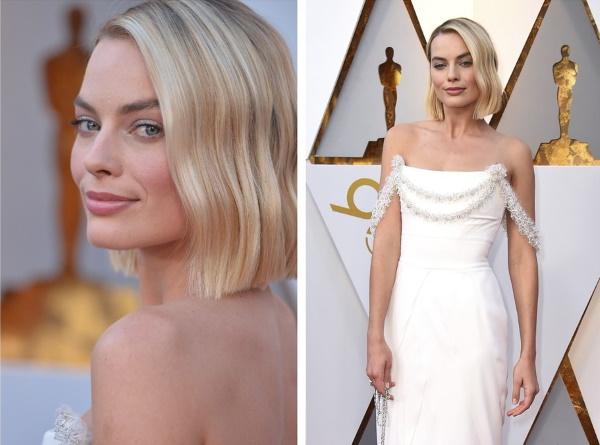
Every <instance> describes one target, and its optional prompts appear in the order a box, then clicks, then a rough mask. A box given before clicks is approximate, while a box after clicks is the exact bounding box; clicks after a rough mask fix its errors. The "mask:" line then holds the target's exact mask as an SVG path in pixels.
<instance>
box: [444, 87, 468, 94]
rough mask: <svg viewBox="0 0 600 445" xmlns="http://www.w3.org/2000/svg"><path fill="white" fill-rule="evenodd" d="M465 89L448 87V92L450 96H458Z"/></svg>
mask: <svg viewBox="0 0 600 445" xmlns="http://www.w3.org/2000/svg"><path fill="white" fill-rule="evenodd" d="M464 90H465V89H464V88H446V94H449V95H450V96H458V95H459V94H460V93H462V92H463V91H464Z"/></svg>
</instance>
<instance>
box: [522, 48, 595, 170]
mask: <svg viewBox="0 0 600 445" xmlns="http://www.w3.org/2000/svg"><path fill="white" fill-rule="evenodd" d="M560 52H561V54H562V58H561V60H560V61H559V62H557V63H555V64H554V66H553V67H552V74H553V76H554V83H555V84H556V86H557V87H558V91H557V102H558V123H559V126H560V138H558V139H552V140H551V141H550V142H547V143H542V144H540V148H539V149H538V152H537V154H536V155H535V158H534V159H533V163H534V164H535V165H600V160H596V159H594V157H593V155H592V153H591V151H590V148H589V145H588V144H587V143H585V142H580V141H578V140H576V139H570V138H569V124H570V123H571V105H572V103H573V87H574V86H575V82H576V81H577V72H578V71H579V67H578V66H577V64H576V63H575V62H573V61H572V60H570V59H569V55H570V48H569V45H563V46H562V48H561V49H560Z"/></svg>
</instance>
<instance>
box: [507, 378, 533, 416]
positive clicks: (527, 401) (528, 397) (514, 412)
mask: <svg viewBox="0 0 600 445" xmlns="http://www.w3.org/2000/svg"><path fill="white" fill-rule="evenodd" d="M515 386H516V385H515ZM516 388H517V390H516V392H517V400H518V399H519V393H520V389H521V387H520V386H517V387H516ZM538 392H539V388H538V387H537V386H534V387H533V389H529V388H528V387H527V386H525V385H524V386H523V394H524V397H523V400H521V401H520V402H519V404H518V405H517V406H516V407H514V408H513V409H511V410H510V411H508V412H507V413H506V415H507V416H518V415H519V414H523V413H524V412H525V411H527V410H528V409H529V407H531V405H532V404H533V399H534V398H535V396H536V394H537V393H538ZM514 400H515V389H514V388H513V405H516V402H515V401H514Z"/></svg>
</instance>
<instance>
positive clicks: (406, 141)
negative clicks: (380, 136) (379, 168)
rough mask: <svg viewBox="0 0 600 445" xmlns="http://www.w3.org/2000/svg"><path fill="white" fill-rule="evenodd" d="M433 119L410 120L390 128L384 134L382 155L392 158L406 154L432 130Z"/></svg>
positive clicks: (433, 125)
mask: <svg viewBox="0 0 600 445" xmlns="http://www.w3.org/2000/svg"><path fill="white" fill-rule="evenodd" d="M434 127H435V123H434V122H433V121H422V122H411V123H403V124H398V125H395V126H393V127H392V128H390V129H389V130H388V132H387V134H386V136H385V143H384V146H383V151H384V154H383V157H384V158H390V159H391V158H392V157H393V156H395V155H401V156H407V155H409V153H410V152H411V150H414V149H415V147H418V146H419V145H420V143H419V141H420V140H422V138H423V137H425V135H426V134H427V133H429V132H431V131H432V130H433V128H434Z"/></svg>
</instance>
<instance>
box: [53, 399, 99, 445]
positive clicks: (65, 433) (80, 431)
mask: <svg viewBox="0 0 600 445" xmlns="http://www.w3.org/2000/svg"><path fill="white" fill-rule="evenodd" d="M54 440H56V441H57V442H58V443H60V444H61V445H92V432H91V431H90V429H89V428H88V427H87V425H86V424H85V422H84V421H83V420H82V419H81V417H79V415H78V414H77V413H76V412H75V411H73V410H72V409H71V408H70V407H68V406H66V405H63V406H61V407H60V408H58V410H57V411H56V421H55V422H54Z"/></svg>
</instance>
